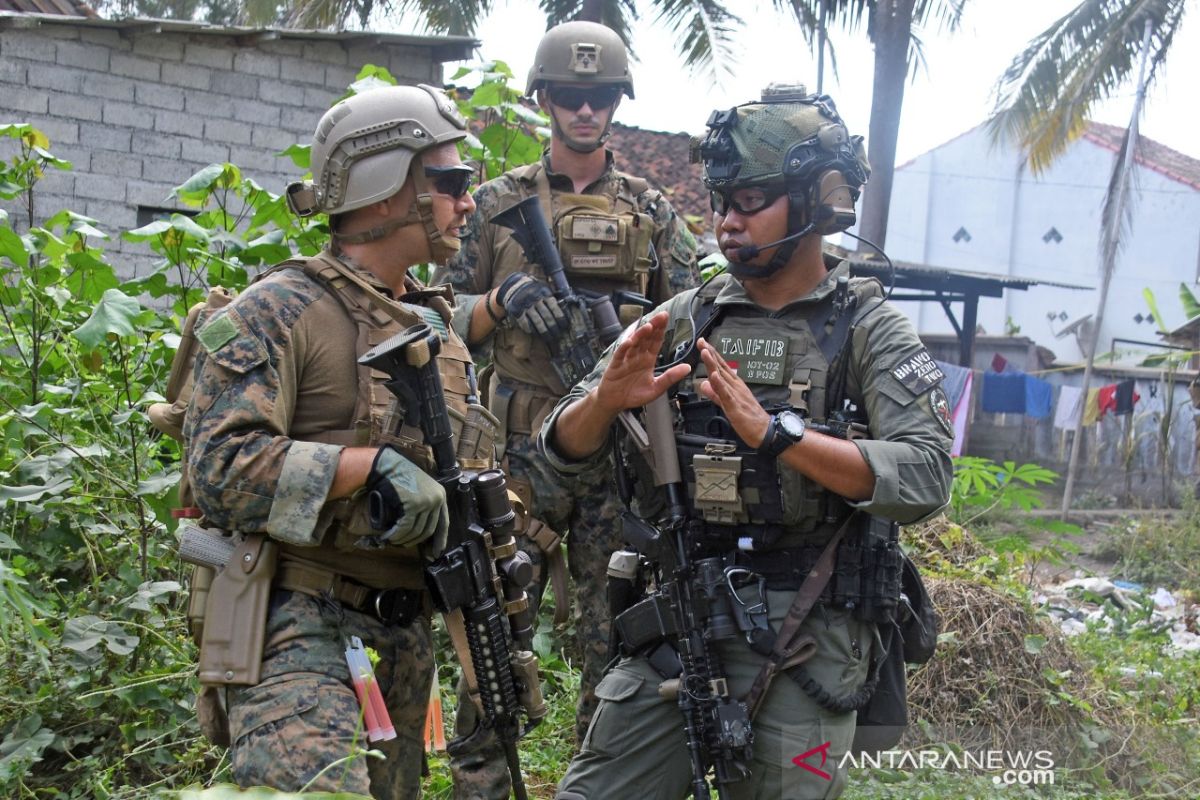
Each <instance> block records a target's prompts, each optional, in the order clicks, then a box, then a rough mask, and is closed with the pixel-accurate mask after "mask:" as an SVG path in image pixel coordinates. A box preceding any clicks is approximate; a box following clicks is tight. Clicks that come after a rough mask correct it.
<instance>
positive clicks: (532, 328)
mask: <svg viewBox="0 0 1200 800" xmlns="http://www.w3.org/2000/svg"><path fill="white" fill-rule="evenodd" d="M496 300H497V301H498V302H499V303H500V305H502V306H504V310H505V311H506V312H507V313H508V316H509V318H510V319H511V320H512V321H513V322H514V323H516V326H517V327H518V328H520V329H521V330H522V331H524V332H525V333H528V334H531V335H538V336H544V335H546V334H550V335H554V334H558V333H561V332H562V331H565V330H566V329H567V325H568V322H567V315H566V314H564V313H563V310H562V308H560V307H559V305H558V300H556V299H554V293H553V292H551V291H550V287H549V286H547V285H546V284H545V283H543V282H542V281H539V280H537V279H536V278H533V277H530V276H529V275H526V274H525V273H524V272H514V273H513V274H512V275H509V276H508V277H507V278H505V279H504V282H503V283H501V284H500V288H499V289H497V290H496Z"/></svg>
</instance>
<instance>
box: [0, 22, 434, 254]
mask: <svg viewBox="0 0 1200 800" xmlns="http://www.w3.org/2000/svg"><path fill="white" fill-rule="evenodd" d="M368 63H371V64H377V65H381V66H386V67H387V68H388V69H389V70H390V71H391V72H392V74H393V75H395V76H396V78H397V80H399V81H401V82H404V83H419V82H420V83H433V84H434V85H439V84H440V83H441V82H442V66H441V64H440V63H437V62H435V61H433V59H432V58H431V55H430V51H429V50H427V49H424V48H419V47H412V46H401V45H393V44H387V43H379V44H375V45H373V46H365V45H362V44H360V43H351V42H339V41H329V40H305V39H296V38H287V37H286V35H285V36H283V37H281V38H278V39H264V40H254V41H252V42H251V43H249V44H247V43H244V42H239V41H238V40H237V39H235V38H233V37H230V36H224V35H213V34H196V33H187V34H185V33H168V32H152V31H150V30H143V31H137V30H136V29H126V30H113V29H104V28H91V27H87V26H83V25H79V26H75V25H62V24H46V25H42V26H40V27H36V28H20V29H5V30H0V122H29V123H32V124H33V125H35V126H37V127H38V128H40V129H41V130H42V131H44V132H45V133H46V135H47V136H48V137H49V138H50V149H51V152H53V153H54V154H55V155H57V156H59V157H60V158H64V159H66V160H68V161H70V162H71V163H72V165H73V167H74V169H73V170H71V171H70V172H65V173H51V174H50V175H48V176H47V177H46V179H45V180H43V181H42V182H41V184H40V185H39V191H38V192H37V194H36V197H35V208H34V213H35V216H36V217H37V220H38V221H41V220H44V219H45V218H47V217H49V216H50V215H52V214H54V213H56V212H57V211H59V210H61V209H63V208H69V209H71V210H73V211H76V212H79V213H82V214H86V215H88V216H90V217H94V218H96V219H97V220H98V221H99V222H100V224H101V227H102V228H103V229H104V230H106V231H107V232H109V233H110V235H111V236H112V240H111V241H110V242H109V243H108V245H107V247H108V249H109V251H110V252H113V253H117V254H119V256H116V257H115V258H114V261H115V262H116V263H117V264H118V266H119V269H120V270H121V272H122V273H123V276H124V277H135V276H138V275H142V274H145V272H146V271H148V270H151V269H153V267H154V265H155V257H154V256H153V254H152V253H151V252H150V251H149V249H148V248H146V247H145V246H144V245H141V244H133V243H130V242H125V241H123V240H121V239H120V232H121V231H122V230H128V229H131V228H134V227H137V210H138V207H139V206H151V207H161V208H181V206H180V205H179V204H178V203H177V202H175V201H173V200H171V199H170V197H169V195H170V192H171V189H172V188H173V187H175V186H177V185H179V184H181V183H182V182H183V181H185V180H186V179H187V178H188V177H189V176H191V175H192V174H194V173H195V172H196V171H197V170H199V169H201V168H203V167H205V166H207V165H208V164H211V163H214V162H224V161H232V162H233V163H235V164H237V165H238V167H240V168H241V169H242V171H243V173H244V174H246V175H247V176H249V177H251V178H253V179H254V180H255V181H257V182H258V183H259V184H260V185H262V186H263V187H265V188H267V189H269V190H270V191H272V192H281V191H282V190H283V187H284V186H285V185H286V183H287V182H288V181H290V180H294V179H295V178H296V177H298V171H297V169H296V167H295V166H294V165H293V164H292V162H291V159H289V158H286V157H280V156H278V155H277V154H278V153H279V152H280V151H282V150H284V149H286V148H287V147H288V146H290V145H291V144H293V143H296V142H308V141H310V140H311V137H312V131H313V128H314V127H315V125H316V122H317V120H318V119H319V118H320V115H321V114H322V113H324V111H325V110H326V109H327V108H328V107H329V106H330V104H331V103H332V102H333V101H334V100H336V99H337V98H338V97H339V96H341V94H342V93H343V92H344V91H345V89H346V87H347V86H348V85H349V84H350V83H351V82H352V81H353V80H354V76H355V75H356V74H357V72H358V70H359V69H360V68H361V67H362V66H363V65H364V64H368ZM14 149H15V146H14V145H13V143H12V142H11V140H0V158H5V159H7V158H8V157H10V156H11V155H12V153H13V152H14ZM0 207H3V208H5V209H6V210H8V211H9V212H10V214H11V216H12V219H13V220H16V221H17V222H16V224H17V226H18V228H21V227H23V226H24V222H23V220H24V219H25V214H24V213H23V212H20V213H18V212H19V211H20V209H19V207H18V205H17V204H16V203H15V202H14V201H0Z"/></svg>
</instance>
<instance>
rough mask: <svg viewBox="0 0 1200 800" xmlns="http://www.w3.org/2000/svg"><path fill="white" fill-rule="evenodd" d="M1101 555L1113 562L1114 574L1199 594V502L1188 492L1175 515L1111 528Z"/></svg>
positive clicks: (1143, 519) (1145, 583)
mask: <svg viewBox="0 0 1200 800" xmlns="http://www.w3.org/2000/svg"><path fill="white" fill-rule="evenodd" d="M1103 555H1104V556H1106V557H1108V558H1112V559H1113V560H1114V561H1115V562H1116V563H1115V565H1114V566H1113V571H1114V574H1117V575H1120V576H1121V577H1123V578H1125V579H1127V580H1131V581H1136V582H1138V583H1141V584H1143V585H1145V586H1149V587H1155V586H1165V587H1168V588H1170V589H1182V590H1184V591H1187V592H1191V593H1192V595H1193V596H1195V597H1200V501H1197V499H1196V498H1195V496H1194V495H1192V494H1191V493H1190V492H1188V493H1185V494H1184V504H1183V510H1182V511H1181V512H1180V513H1179V514H1178V515H1176V516H1174V517H1170V518H1153V517H1151V518H1141V519H1137V520H1133V521H1130V522H1129V523H1128V524H1126V525H1123V526H1120V527H1118V528H1116V529H1114V530H1113V531H1112V532H1111V533H1110V534H1109V535H1108V540H1107V542H1106V543H1105V545H1104V549H1103Z"/></svg>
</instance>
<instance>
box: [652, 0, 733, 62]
mask: <svg viewBox="0 0 1200 800" xmlns="http://www.w3.org/2000/svg"><path fill="white" fill-rule="evenodd" d="M657 21H659V22H663V23H665V24H666V25H667V26H668V27H669V28H670V29H671V31H672V32H674V33H676V34H678V36H679V38H678V39H677V41H676V47H677V48H678V50H679V52H680V54H682V55H683V63H684V66H685V67H687V68H688V69H691V70H694V71H699V72H703V73H707V74H708V75H714V76H715V73H716V66H717V65H719V66H720V67H721V69H722V70H723V71H725V72H727V73H730V74H732V68H733V64H734V61H735V58H734V55H733V47H732V39H733V31H734V30H735V29H736V28H737V27H738V26H740V25H741V24H742V20H741V18H740V17H738V16H736V15H734V14H733V13H732V12H730V11H727V10H726V9H725V8H724V7H723V5H722V4H721V3H719V2H716V0H659V3H658V17H657Z"/></svg>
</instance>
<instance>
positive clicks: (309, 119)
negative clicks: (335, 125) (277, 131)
mask: <svg viewBox="0 0 1200 800" xmlns="http://www.w3.org/2000/svg"><path fill="white" fill-rule="evenodd" d="M323 113H325V109H323V108H322V109H321V110H320V111H317V110H315V109H309V108H284V109H281V110H280V112H279V125H280V127H282V128H283V129H284V130H288V131H292V132H293V133H303V134H307V135H308V137H309V138H311V137H312V133H313V131H314V130H316V127H317V120H319V119H320V118H321V114H323Z"/></svg>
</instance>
